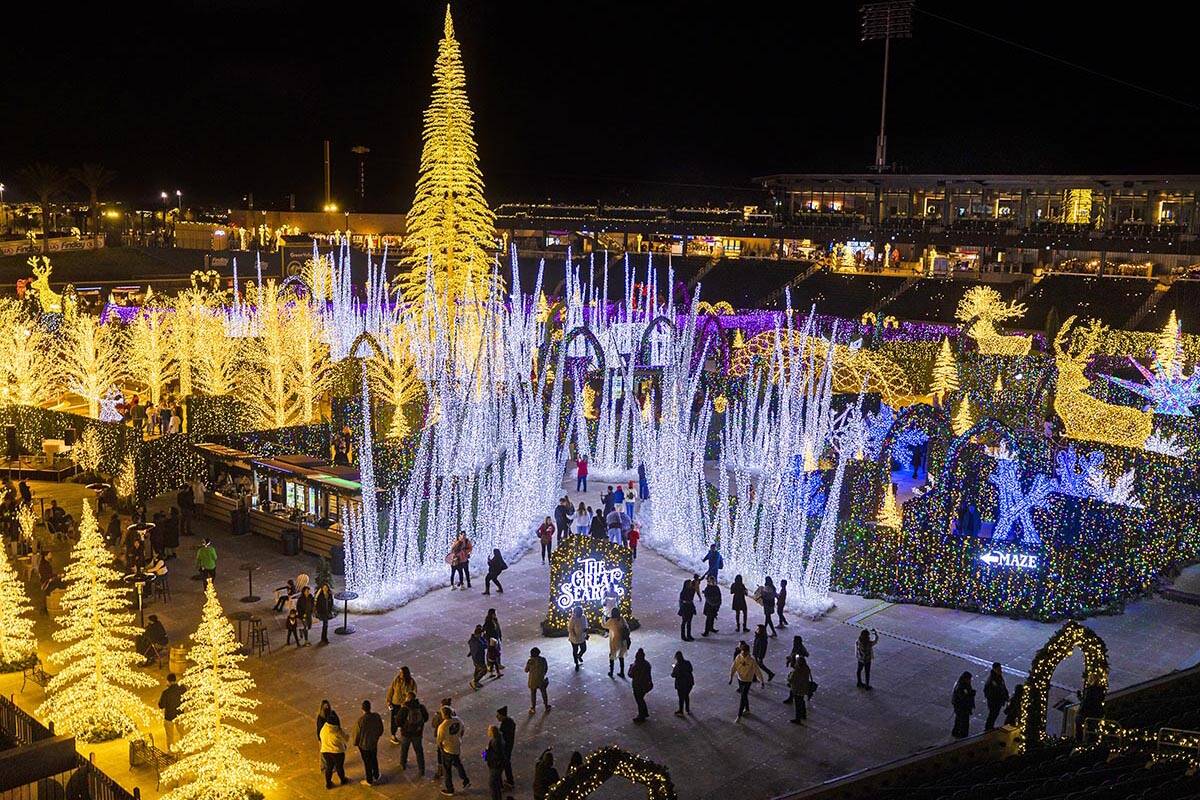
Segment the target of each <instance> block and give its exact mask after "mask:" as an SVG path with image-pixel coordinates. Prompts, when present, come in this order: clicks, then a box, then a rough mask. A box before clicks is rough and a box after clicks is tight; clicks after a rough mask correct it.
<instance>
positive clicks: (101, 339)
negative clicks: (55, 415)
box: [58, 314, 126, 419]
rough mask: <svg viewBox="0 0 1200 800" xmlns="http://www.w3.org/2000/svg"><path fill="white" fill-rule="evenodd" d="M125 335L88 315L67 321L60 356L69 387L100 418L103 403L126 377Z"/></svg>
mask: <svg viewBox="0 0 1200 800" xmlns="http://www.w3.org/2000/svg"><path fill="white" fill-rule="evenodd" d="M124 348H125V335H124V333H123V331H122V330H121V329H120V328H119V327H118V326H116V325H101V324H100V322H99V321H98V320H97V319H96V318H95V317H92V316H89V315H88V314H75V315H74V316H73V317H71V318H70V319H64V320H63V325H62V329H61V338H60V340H59V348H58V357H59V359H60V363H61V365H62V371H63V375H64V376H65V377H66V383H67V387H68V388H69V389H70V390H71V391H72V392H74V393H75V394H77V395H79V397H81V398H82V399H83V400H84V401H85V402H86V403H87V407H88V416H90V417H92V418H93V419H95V418H98V417H99V416H100V400H101V398H103V397H104V395H105V393H106V392H107V391H108V390H109V389H110V388H112V387H113V386H114V385H117V384H119V383H120V382H121V381H122V379H124V378H125V375H126V372H125V357H124V352H123V351H124Z"/></svg>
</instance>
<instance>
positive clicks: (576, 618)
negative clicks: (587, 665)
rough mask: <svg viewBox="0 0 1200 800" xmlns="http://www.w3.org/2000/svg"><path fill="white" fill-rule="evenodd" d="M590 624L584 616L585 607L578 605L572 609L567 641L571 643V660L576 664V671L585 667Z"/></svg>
mask: <svg viewBox="0 0 1200 800" xmlns="http://www.w3.org/2000/svg"><path fill="white" fill-rule="evenodd" d="M587 640H588V623H587V618H586V617H584V616H583V606H581V605H579V604H576V605H575V606H573V607H572V608H571V616H570V618H569V619H568V620H567V641H569V642H570V643H571V660H572V661H573V662H574V663H575V671H576V672H578V671H579V668H580V667H581V666H583V654H584V653H586V652H587Z"/></svg>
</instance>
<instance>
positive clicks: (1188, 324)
mask: <svg viewBox="0 0 1200 800" xmlns="http://www.w3.org/2000/svg"><path fill="white" fill-rule="evenodd" d="M1172 311H1174V312H1175V316H1176V318H1177V319H1178V320H1179V321H1180V322H1181V323H1182V324H1183V331H1184V333H1200V280H1177V281H1175V282H1174V283H1172V284H1171V288H1169V289H1167V291H1166V294H1164V295H1163V296H1162V297H1161V298H1159V300H1158V303H1156V304H1155V306H1154V308H1152V309H1151V310H1150V313H1149V314H1147V315H1146V316H1145V317H1143V318H1142V321H1141V322H1140V323H1139V324H1138V328H1139V329H1141V330H1143V331H1158V330H1162V326H1163V325H1165V324H1167V318H1168V317H1170V316H1171V312H1172Z"/></svg>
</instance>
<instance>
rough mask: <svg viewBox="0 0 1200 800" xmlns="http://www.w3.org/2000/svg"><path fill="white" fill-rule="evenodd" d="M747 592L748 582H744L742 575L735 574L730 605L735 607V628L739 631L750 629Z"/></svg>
mask: <svg viewBox="0 0 1200 800" xmlns="http://www.w3.org/2000/svg"><path fill="white" fill-rule="evenodd" d="M746 594H747V592H746V584H745V583H744V582H742V576H741V575H734V576H733V583H732V584H730V586H729V598H730V600H729V607H730V608H732V609H733V629H734V630H735V631H737V632H738V633H741V632H742V631H749V630H750V625H749V621H748V620H747V616H748V614H749V612H748V611H747V609H746Z"/></svg>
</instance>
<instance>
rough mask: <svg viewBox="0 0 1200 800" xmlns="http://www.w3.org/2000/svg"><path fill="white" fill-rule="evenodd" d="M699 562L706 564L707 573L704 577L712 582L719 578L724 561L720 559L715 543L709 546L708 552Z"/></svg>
mask: <svg viewBox="0 0 1200 800" xmlns="http://www.w3.org/2000/svg"><path fill="white" fill-rule="evenodd" d="M700 560H701V561H706V562H708V571H707V572H705V573H704V575H705V577H708V578H712V579H713V580H716V579H717V578H718V577H719V576H720V572H721V570H722V569H723V568H724V567H725V559H723V558H722V557H721V551H719V550H717V543H716V542H713V543H712V544H711V545H709V547H708V552H707V553H705V554H704V558H702V559H700Z"/></svg>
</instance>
